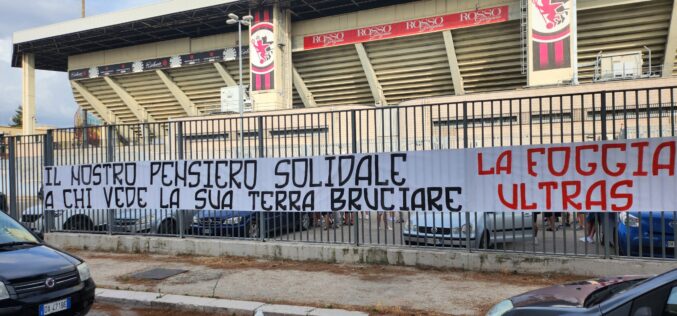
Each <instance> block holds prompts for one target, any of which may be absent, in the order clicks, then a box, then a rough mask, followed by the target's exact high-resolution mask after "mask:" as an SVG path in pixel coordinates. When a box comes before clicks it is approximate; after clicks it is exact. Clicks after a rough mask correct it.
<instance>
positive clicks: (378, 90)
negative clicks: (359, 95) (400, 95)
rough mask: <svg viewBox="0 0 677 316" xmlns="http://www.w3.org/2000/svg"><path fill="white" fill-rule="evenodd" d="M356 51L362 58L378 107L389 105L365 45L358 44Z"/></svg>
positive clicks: (363, 67)
mask: <svg viewBox="0 0 677 316" xmlns="http://www.w3.org/2000/svg"><path fill="white" fill-rule="evenodd" d="M355 49H356V50H357V56H359V57H360V62H361V63H362V69H364V74H365V75H366V76H367V82H369V88H370V89H371V94H372V95H373V96H374V103H376V105H388V101H386V97H385V95H384V94H383V87H381V84H380V83H379V82H378V77H376V72H375V71H374V67H372V66H371V61H370V60H369V56H368V55H367V51H366V50H365V49H364V45H362V43H357V44H355Z"/></svg>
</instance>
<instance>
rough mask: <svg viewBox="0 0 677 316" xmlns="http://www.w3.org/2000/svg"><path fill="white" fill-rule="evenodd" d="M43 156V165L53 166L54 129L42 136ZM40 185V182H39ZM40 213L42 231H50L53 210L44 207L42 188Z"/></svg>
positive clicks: (52, 221)
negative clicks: (41, 214)
mask: <svg viewBox="0 0 677 316" xmlns="http://www.w3.org/2000/svg"><path fill="white" fill-rule="evenodd" d="M43 141H44V142H43V158H44V162H43V164H44V166H45V167H51V166H54V131H53V130H48V131H47V134H46V135H45V136H44V138H43ZM41 186H42V184H41ZM41 202H42V213H43V217H44V218H43V221H44V223H43V225H44V226H43V231H44V232H45V233H51V232H52V225H53V223H54V210H50V211H47V210H46V209H45V191H44V188H42V201H41Z"/></svg>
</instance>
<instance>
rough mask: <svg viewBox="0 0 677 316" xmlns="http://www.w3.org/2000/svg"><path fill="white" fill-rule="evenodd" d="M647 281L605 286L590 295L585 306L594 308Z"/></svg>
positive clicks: (640, 280)
mask: <svg viewBox="0 0 677 316" xmlns="http://www.w3.org/2000/svg"><path fill="white" fill-rule="evenodd" d="M644 281H646V279H635V280H629V281H625V282H620V283H614V284H611V285H609V286H605V287H603V288H599V289H597V290H595V291H594V292H592V293H590V295H588V297H587V298H586V299H585V303H584V304H583V305H584V306H585V307H590V306H594V305H597V304H600V303H602V302H604V301H606V300H607V299H609V298H611V297H612V296H614V295H616V294H618V293H621V292H625V291H626V290H628V289H630V288H632V287H634V286H636V285H638V284H640V283H642V282H644Z"/></svg>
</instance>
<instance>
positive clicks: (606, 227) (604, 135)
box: [598, 91, 611, 259]
mask: <svg viewBox="0 0 677 316" xmlns="http://www.w3.org/2000/svg"><path fill="white" fill-rule="evenodd" d="M601 96H602V98H601V100H600V101H601V105H600V106H601V109H600V115H601V117H600V119H601V123H602V126H601V128H602V140H603V141H604V140H607V126H606V125H607V122H606V120H607V118H606V114H607V113H606V97H607V92H606V91H602V93H601ZM604 211H605V212H604V218H603V219H604V220H603V221H602V222H603V225H604V228H603V229H602V231H603V233H604V240H603V241H604V258H607V259H608V258H609V243H610V238H611V232H610V231H609V229H610V227H609V213H607V212H606V210H604ZM598 235H599V234H598Z"/></svg>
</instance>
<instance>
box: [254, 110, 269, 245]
mask: <svg viewBox="0 0 677 316" xmlns="http://www.w3.org/2000/svg"><path fill="white" fill-rule="evenodd" d="M256 119H257V125H258V133H257V141H258V157H259V158H263V157H264V153H263V142H264V139H263V116H258V117H257V118H256ZM259 214H260V216H259V231H260V232H259V236H260V237H261V241H265V240H266V224H267V220H266V219H267V218H268V216H267V214H265V213H264V211H261V212H260V213H259Z"/></svg>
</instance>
